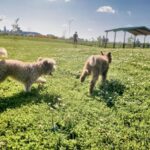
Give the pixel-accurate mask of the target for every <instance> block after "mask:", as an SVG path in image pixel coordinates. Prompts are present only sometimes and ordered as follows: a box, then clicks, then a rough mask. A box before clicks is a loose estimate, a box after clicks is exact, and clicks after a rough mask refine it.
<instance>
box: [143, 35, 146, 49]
mask: <svg viewBox="0 0 150 150" xmlns="http://www.w3.org/2000/svg"><path fill="white" fill-rule="evenodd" d="M145 40H146V35H145V36H144V43H143V48H145Z"/></svg>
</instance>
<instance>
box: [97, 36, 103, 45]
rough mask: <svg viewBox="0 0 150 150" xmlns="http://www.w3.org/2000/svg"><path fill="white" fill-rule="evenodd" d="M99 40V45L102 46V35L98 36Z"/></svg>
mask: <svg viewBox="0 0 150 150" xmlns="http://www.w3.org/2000/svg"><path fill="white" fill-rule="evenodd" d="M97 41H98V46H99V47H100V46H101V44H102V38H101V36H99V37H98V38H97Z"/></svg>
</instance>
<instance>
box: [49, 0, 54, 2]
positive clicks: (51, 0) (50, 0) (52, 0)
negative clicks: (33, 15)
mask: <svg viewBox="0 0 150 150" xmlns="http://www.w3.org/2000/svg"><path fill="white" fill-rule="evenodd" d="M48 1H49V2H55V1H56V0H48Z"/></svg>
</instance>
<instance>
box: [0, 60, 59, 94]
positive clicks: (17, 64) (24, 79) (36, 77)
mask: <svg viewBox="0 0 150 150" xmlns="http://www.w3.org/2000/svg"><path fill="white" fill-rule="evenodd" d="M55 66H56V62H55V60H53V59H50V58H40V59H38V60H37V61H36V62H32V63H27V62H22V61H19V60H9V59H8V60H0V82H2V81H4V80H5V79H6V78H7V77H8V76H10V77H12V78H14V79H16V80H18V81H20V82H21V83H23V84H24V86H25V91H26V92H29V91H30V90H31V86H32V84H33V83H34V82H40V83H43V82H46V80H45V79H42V78H40V76H42V75H51V74H52V72H53V71H54V69H55Z"/></svg>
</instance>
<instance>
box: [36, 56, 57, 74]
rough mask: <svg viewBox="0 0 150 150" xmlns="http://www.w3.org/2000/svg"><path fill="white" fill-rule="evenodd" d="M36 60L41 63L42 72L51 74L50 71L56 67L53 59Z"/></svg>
mask: <svg viewBox="0 0 150 150" xmlns="http://www.w3.org/2000/svg"><path fill="white" fill-rule="evenodd" d="M38 62H40V63H41V65H42V69H43V73H44V74H47V75H52V72H53V71H55V69H56V62H55V60H54V59H50V58H39V59H38Z"/></svg>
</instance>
